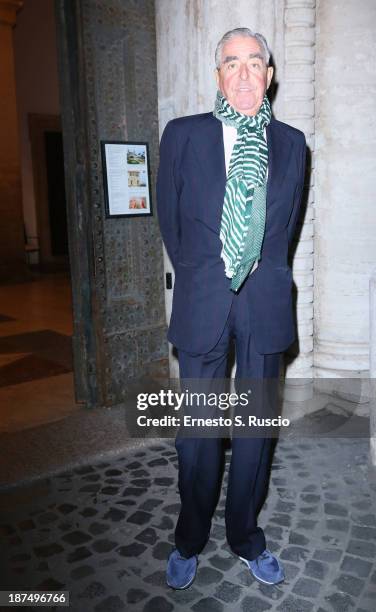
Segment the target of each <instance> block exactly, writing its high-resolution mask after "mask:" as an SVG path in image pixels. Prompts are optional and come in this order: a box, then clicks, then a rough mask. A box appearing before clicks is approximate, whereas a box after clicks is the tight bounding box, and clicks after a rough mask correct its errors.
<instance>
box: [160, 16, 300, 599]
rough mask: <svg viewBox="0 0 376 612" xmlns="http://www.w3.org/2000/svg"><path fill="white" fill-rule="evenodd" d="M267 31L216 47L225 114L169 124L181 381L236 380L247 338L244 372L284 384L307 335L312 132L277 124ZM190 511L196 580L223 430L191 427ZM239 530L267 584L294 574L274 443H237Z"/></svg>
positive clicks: (188, 553) (238, 545)
mask: <svg viewBox="0 0 376 612" xmlns="http://www.w3.org/2000/svg"><path fill="white" fill-rule="evenodd" d="M269 55H270V54H269V50H268V46H267V43H266V40H265V38H264V37H263V36H262V35H261V34H258V33H254V32H252V31H251V30H249V29H248V28H237V29H235V30H232V31H230V32H227V33H226V34H225V35H224V36H223V38H222V39H221V40H220V42H219V43H218V46H217V49H216V54H215V58H216V80H217V85H218V92H217V97H216V101H215V108H214V112H210V113H204V114H200V115H193V116H190V117H182V118H179V119H174V120H172V121H170V122H169V123H168V124H167V126H166V128H165V130H164V133H163V136H162V140H161V147H160V166H159V171H158V180H157V203H158V215H159V222H160V228H161V232H162V236H163V240H164V243H165V246H166V249H167V252H168V254H169V257H170V259H171V262H172V264H173V266H174V270H175V286H174V296H173V308H172V316H171V322H170V327H169V332H168V339H169V340H170V342H172V343H173V344H174V345H175V347H176V348H177V350H178V358H179V367H180V376H181V378H182V379H207V380H210V379H221V378H224V377H225V376H226V365H227V356H228V351H229V344H230V341H231V340H232V339H234V340H235V349H236V378H237V379H239V380H240V379H250V378H252V379H265V378H267V377H269V378H272V379H273V378H274V380H275V379H277V378H278V375H279V365H280V357H281V354H282V352H283V351H284V350H286V349H287V347H288V346H289V345H290V344H291V343H292V342H293V340H294V339H295V326H294V323H293V312H292V298H291V288H292V274H291V269H290V268H289V266H288V260H287V256H288V247H289V245H290V243H291V241H292V237H293V234H294V230H295V225H296V221H297V217H298V213H299V207H300V203H301V195H302V189H303V182H304V171H305V157H306V144H305V138H304V135H303V133H302V132H300V131H299V130H296V129H295V128H293V127H290V126H289V125H286V124H284V123H281V122H279V121H276V120H275V119H273V117H272V114H271V108H270V104H269V101H268V98H267V96H266V90H267V89H268V87H269V85H270V82H271V79H272V75H273V68H272V67H271V66H269ZM175 446H176V449H177V452H178V459H179V492H180V497H181V510H180V514H179V518H178V521H177V525H176V529H175V545H176V548H175V549H174V550H173V551H172V553H171V554H170V556H169V559H168V564H167V584H168V585H169V586H170V587H172V588H174V589H183V588H187V587H188V586H190V584H192V582H193V580H194V578H195V575H196V569H197V564H198V555H199V553H200V552H201V551H202V549H203V548H204V546H205V544H206V543H207V541H208V538H209V534H210V527H211V520H212V516H213V514H214V511H215V506H216V503H217V500H218V491H219V487H220V472H221V469H220V468H221V462H222V459H223V446H222V441H221V439H220V438H199V437H196V438H189V437H184V436H178V437H177V439H176V442H175ZM231 446H232V453H231V463H230V468H229V479H228V488H227V495H226V507H225V521H226V535H227V540H228V543H229V545H230V547H231V549H232V551H233V552H234V553H235V554H236V555H237V556H238V557H239V558H240V559H241V560H242V561H243V562H244V563H246V564H247V566H248V568H249V570H250V572H251V573H252V574H253V576H254V577H255V578H256V579H257V580H259V581H261V582H263V583H264V584H277V583H279V582H281V581H282V580H283V579H284V573H283V568H282V565H281V563H280V561H279V560H278V559H277V558H276V557H275V556H274V555H272V554H271V553H270V552H269V551H268V550H267V549H266V542H265V536H264V533H263V530H262V529H261V527H259V526H258V525H257V513H258V511H259V509H260V506H261V505H262V503H263V500H264V499H265V494H266V488H267V476H268V470H267V467H268V461H269V458H270V447H271V439H270V438H265V437H261V438H257V437H255V438H249V437H248V438H246V437H238V438H235V437H234V438H233V439H232V444H231Z"/></svg>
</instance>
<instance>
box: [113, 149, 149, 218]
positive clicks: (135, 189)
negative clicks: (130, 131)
mask: <svg viewBox="0 0 376 612" xmlns="http://www.w3.org/2000/svg"><path fill="white" fill-rule="evenodd" d="M101 150H102V166H103V185H104V197H105V206H106V217H140V216H143V215H152V214H153V213H152V208H151V194H150V166H149V149H148V144H147V142H118V141H109V140H108V141H104V140H102V141H101Z"/></svg>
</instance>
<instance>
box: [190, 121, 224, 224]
mask: <svg viewBox="0 0 376 612" xmlns="http://www.w3.org/2000/svg"><path fill="white" fill-rule="evenodd" d="M190 140H191V143H192V147H193V149H194V152H195V155H196V159H197V162H198V167H199V168H200V170H201V172H202V173H203V181H202V190H203V202H201V206H200V207H199V209H198V210H197V217H198V218H199V219H200V220H201V221H203V222H204V223H205V224H206V225H208V226H209V227H210V228H211V229H213V230H214V231H215V232H217V233H218V234H219V231H220V225H221V217H222V208H223V200H224V195H225V189H226V166H225V153H224V145H223V130H222V123H221V122H220V121H219V120H218V119H216V118H215V117H214V116H213V115H212V114H211V113H210V114H209V113H208V114H207V115H206V116H205V118H204V119H203V121H202V122H201V123H200V124H199V125H198V126H197V129H196V130H195V131H193V132H192V133H191V135H190Z"/></svg>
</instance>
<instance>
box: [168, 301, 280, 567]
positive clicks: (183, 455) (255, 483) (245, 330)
mask: <svg viewBox="0 0 376 612" xmlns="http://www.w3.org/2000/svg"><path fill="white" fill-rule="evenodd" d="M208 316H210V313H208ZM249 316H250V315H249V307H248V304H247V302H246V294H245V292H243V291H242V290H241V291H240V292H239V294H236V295H234V298H233V302H232V306H231V311H230V314H229V317H228V320H227V322H226V326H225V329H224V331H223V334H222V336H221V338H220V340H219V342H218V343H217V345H216V346H215V347H214V348H213V349H212V350H211V351H210V352H209V353H206V354H203V355H191V354H189V353H186V352H184V351H181V350H179V351H178V357H179V366H180V378H181V379H208V380H210V379H225V376H226V368H227V359H228V354H229V346H230V342H231V340H232V338H233V339H234V341H235V351H236V364H237V368H236V379H237V380H242V379H250V378H251V379H264V378H274V379H277V378H278V376H279V367H280V359H281V353H273V354H267V355H260V354H259V353H258V352H257V351H256V348H255V346H254V342H253V338H252V336H251V334H250V325H249V322H250V321H249ZM271 442H272V439H271V438H257V437H233V438H232V442H231V446H232V452H231V462H230V467H229V475H228V485H227V493H226V506H225V522H226V536H227V541H228V543H229V546H230V547H231V549H232V551H233V552H234V553H235V554H237V555H240V556H241V557H244V558H246V559H249V560H253V559H255V558H256V557H257V556H258V555H259V554H260V553H262V552H263V551H264V550H265V548H266V543H265V536H264V532H263V530H262V529H261V527H258V526H257V514H258V513H259V511H260V509H261V505H262V503H263V501H264V500H265V497H266V491H267V483H268V474H269V468H270V458H271ZM175 447H176V450H177V453H178V460H179V493H180V498H181V509H180V513H179V517H178V521H177V524H176V528H175V545H176V548H177V549H178V551H179V552H180V554H182V555H183V556H185V557H191V556H192V555H194V554H199V553H200V552H201V551H202V549H203V548H204V547H205V545H206V543H207V541H208V539H209V535H210V528H211V521H212V517H213V514H214V511H215V508H216V505H217V502H218V498H219V493H220V486H221V474H222V467H223V460H224V446H223V440H222V439H221V438H197V437H194V438H190V437H183V436H179V434H178V435H177V437H176V440H175Z"/></svg>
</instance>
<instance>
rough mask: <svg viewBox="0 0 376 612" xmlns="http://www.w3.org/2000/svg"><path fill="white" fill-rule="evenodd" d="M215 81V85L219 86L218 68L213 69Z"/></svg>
mask: <svg viewBox="0 0 376 612" xmlns="http://www.w3.org/2000/svg"><path fill="white" fill-rule="evenodd" d="M214 76H215V82H216V83H217V87H219V70H218V68H216V69H215V70H214Z"/></svg>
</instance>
